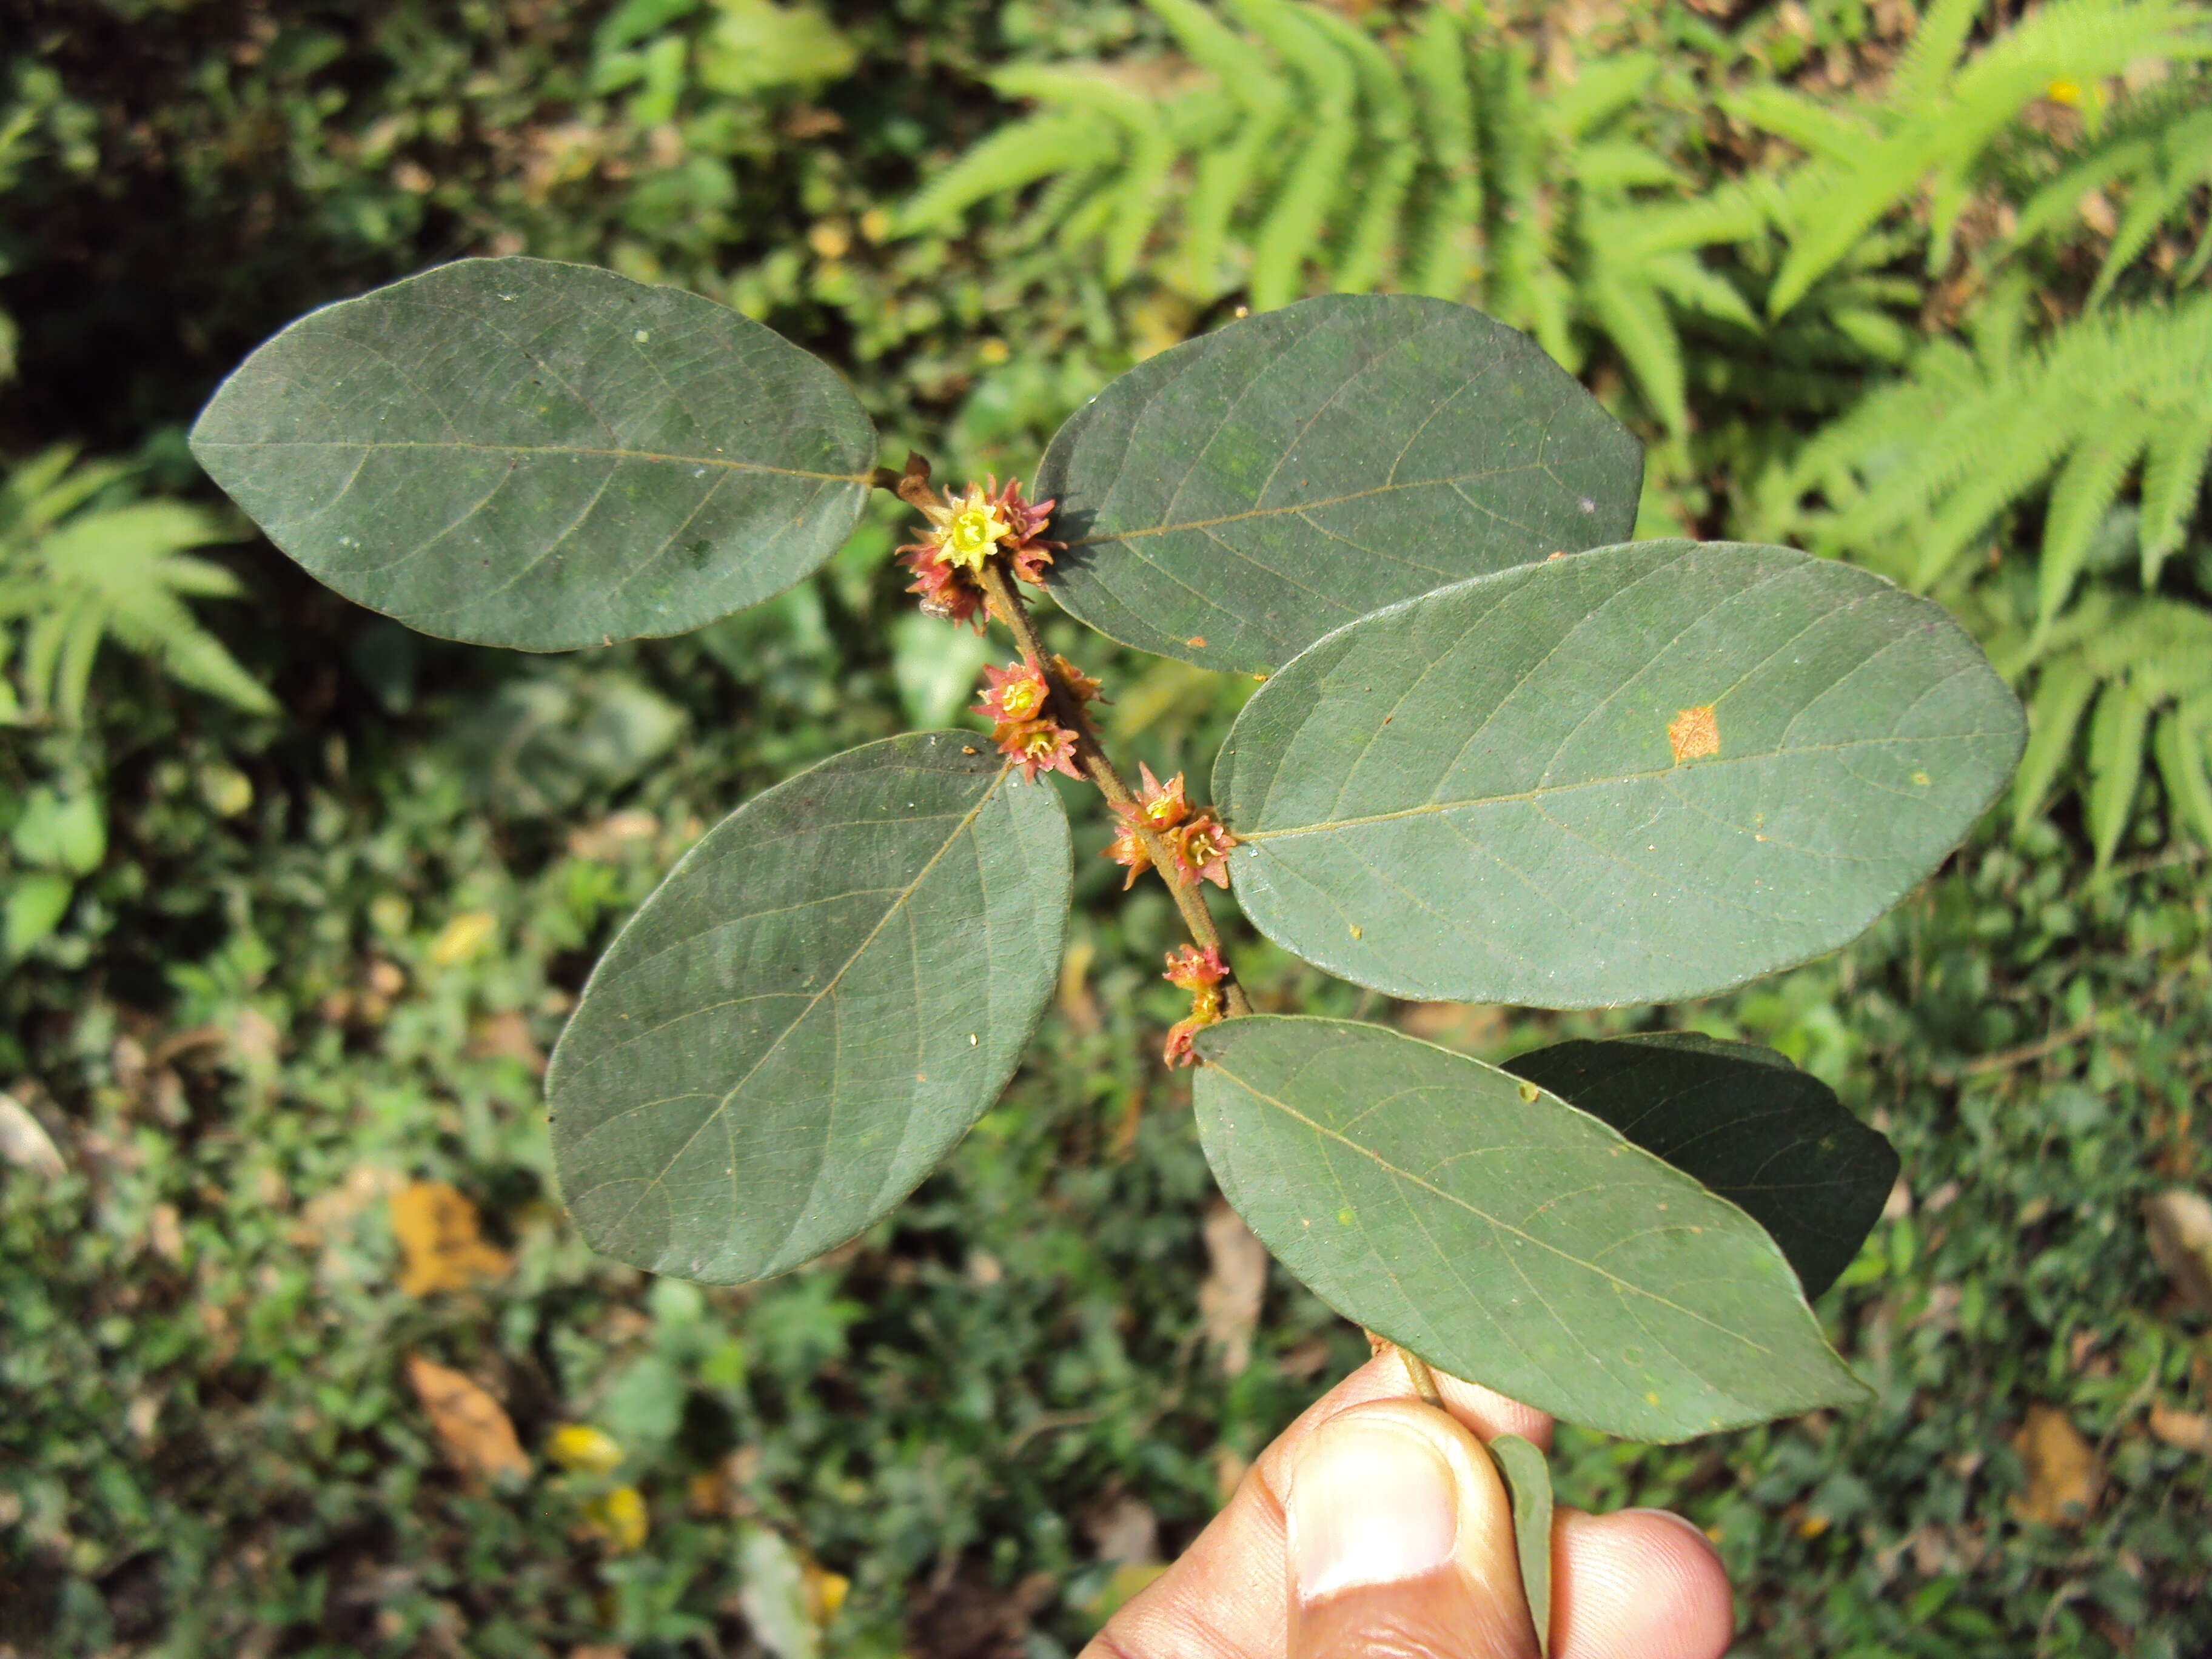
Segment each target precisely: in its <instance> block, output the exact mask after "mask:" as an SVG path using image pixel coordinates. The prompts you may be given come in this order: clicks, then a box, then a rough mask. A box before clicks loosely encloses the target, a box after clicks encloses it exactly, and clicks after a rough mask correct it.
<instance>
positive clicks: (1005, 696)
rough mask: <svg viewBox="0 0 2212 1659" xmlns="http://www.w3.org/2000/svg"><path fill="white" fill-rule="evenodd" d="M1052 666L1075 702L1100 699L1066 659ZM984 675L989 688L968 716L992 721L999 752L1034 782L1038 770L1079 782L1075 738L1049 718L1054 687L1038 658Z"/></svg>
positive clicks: (1094, 682) (1057, 659) (989, 670)
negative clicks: (1064, 774)
mask: <svg viewBox="0 0 2212 1659" xmlns="http://www.w3.org/2000/svg"><path fill="white" fill-rule="evenodd" d="M1052 664H1053V667H1054V670H1055V671H1057V672H1058V673H1059V675H1060V684H1062V685H1064V686H1066V687H1067V689H1068V691H1069V694H1070V695H1071V696H1073V697H1074V698H1075V699H1076V700H1077V702H1090V701H1091V699H1092V698H1093V697H1096V696H1097V695H1098V682H1097V680H1094V679H1092V678H1090V677H1089V676H1088V675H1085V674H1079V673H1077V672H1076V671H1074V670H1073V668H1071V667H1070V666H1068V664H1067V659H1066V658H1064V657H1054V659H1052ZM983 674H984V678H987V680H988V681H989V682H990V689H989V690H987V691H985V692H984V693H983V701H982V702H979V703H977V704H976V705H975V708H973V709H972V710H970V711H969V712H971V713H973V714H981V715H983V716H984V717H986V718H987V720H990V722H991V740H992V741H993V742H994V743H995V744H998V745H999V752H1000V754H1002V755H1009V756H1012V757H1013V759H1014V760H1015V761H1016V762H1017V763H1018V764H1019V765H1020V767H1021V769H1022V775H1024V777H1026V778H1028V779H1029V780H1030V782H1032V783H1034V782H1036V775H1037V774H1038V773H1040V772H1064V773H1066V775H1068V776H1069V777H1071V778H1077V779H1079V778H1081V777H1082V775H1083V774H1082V773H1081V772H1079V771H1078V770H1077V769H1076V766H1075V745H1076V743H1077V741H1078V739H1077V737H1076V734H1075V733H1074V732H1071V731H1069V730H1068V729H1067V728H1066V726H1062V725H1061V724H1060V722H1059V721H1058V720H1054V718H1053V713H1052V684H1051V682H1050V681H1048V679H1046V678H1045V672H1044V670H1043V668H1042V666H1041V665H1039V664H1038V663H1037V661H1036V659H1035V658H1031V657H1025V658H1024V659H1022V660H1021V661H1020V662H1016V663H1008V664H1007V665H1006V666H1005V667H1004V668H986V669H985V670H984V671H983Z"/></svg>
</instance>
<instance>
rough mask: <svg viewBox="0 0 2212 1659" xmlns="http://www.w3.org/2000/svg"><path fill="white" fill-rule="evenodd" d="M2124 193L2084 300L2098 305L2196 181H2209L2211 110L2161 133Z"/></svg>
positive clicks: (2211, 175)
mask: <svg viewBox="0 0 2212 1659" xmlns="http://www.w3.org/2000/svg"><path fill="white" fill-rule="evenodd" d="M2143 173H2145V175H2146V176H2144V177H2142V178H2139V179H2137V180H2136V182H2135V185H2134V186H2133V188H2132V190H2131V191H2130V195H2129V197H2128V205H2127V210H2126V211H2125V212H2124V213H2123V214H2122V215H2121V216H2120V222H2119V223H2118V225H2117V226H2116V227H2115V228H2114V229H2113V232H2112V246H2111V248H2110V249H2109V250H2107V251H2106V254H2105V263H2104V265H2103V266H2102V268H2101V269H2100V270H2098V272H2097V282H2096V285H2095V286H2094V287H2093V288H2092V289H2090V290H2089V297H2088V300H2087V304H2088V305H2090V306H2092V307H2094V306H2097V305H2100V304H2101V303H2103V301H2104V299H2105V296H2106V295H2108V294H2110V293H2111V292H2112V284H2113V283H2114V282H2116V281H2117V280H2118V277H2119V276H2120V273H2121V272H2122V271H2124V270H2126V269H2127V268H2128V267H2129V266H2130V265H2131V264H2134V263H2135V262H2136V258H2137V257H2138V256H2139V255H2141V254H2142V251H2143V250H2144V249H2145V248H2146V247H2148V246H2150V240H2151V238H2152V237H2154V236H2155V235H2157V234H2158V232H2159V230H2160V227H2161V226H2163V225H2164V224H2165V223H2166V220H2167V219H2168V218H2170V217H2172V216H2173V215H2174V214H2175V213H2176V211H2177V210H2179V209H2180V208H2182V207H2183V206H2184V205H2185V204H2186V203H2187V202H2188V200H2189V198H2190V197H2191V196H2192V195H2194V194H2195V193H2196V191H2197V186H2198V185H2203V184H2206V183H2208V182H2212V109H2207V110H2204V111H2202V112H2199V113H2198V114H2197V116H2195V117H2194V118H2191V119H2187V120H2183V121H2179V122H2176V123H2175V124H2174V125H2173V126H2172V127H2171V128H2170V129H2168V130H2167V131H2166V132H2164V133H2162V134H2160V137H2159V142H2158V143H2157V144H2156V145H2155V146H2154V153H2153V164H2152V166H2151V167H2147V168H2145V169H2143Z"/></svg>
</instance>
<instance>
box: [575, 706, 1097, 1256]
mask: <svg viewBox="0 0 2212 1659" xmlns="http://www.w3.org/2000/svg"><path fill="white" fill-rule="evenodd" d="M1068 883H1069V870H1068V839H1067V821H1066V817H1065V815H1064V814H1063V813H1062V812H1061V811H1060V799H1059V797H1058V796H1057V795H1056V794H1054V792H1053V790H1052V787H1050V786H1049V785H1048V784H1045V783H1042V782H1039V783H1034V784H1025V783H1023V782H1022V781H1020V779H1019V776H1018V775H1016V774H1012V773H1011V772H1010V771H1009V770H1008V769H1006V768H1004V767H1002V766H1001V764H1000V759H999V757H998V756H997V755H995V754H993V753H989V752H987V750H985V749H984V746H983V745H982V744H981V743H980V741H979V740H977V739H975V738H974V737H973V736H972V734H969V733H965V732H921V733H915V734H913V735H909V736H907V737H902V738H890V739H888V740H886V741H884V742H882V743H873V744H866V745H865V746H864V747H862V748H859V749H854V750H848V752H847V753H845V754H842V755H839V756H836V757H834V758H832V759H829V760H827V761H824V762H823V763H821V764H820V765H819V766H817V767H815V768H813V769H811V770H809V771H806V772H803V773H801V774H800V775H799V776H797V777H795V778H793V779H791V780H790V781H787V782H786V783H783V784H781V785H779V786H778V787H775V788H774V789H771V790H769V792H768V793H765V794H763V795H762V796H760V797H758V798H757V799H754V800H752V801H750V802H748V803H747V804H746V805H744V806H742V807H740V808H739V809H738V811H735V812H733V813H732V814H731V815H730V816H729V817H726V818H725V819H724V820H723V821H722V822H721V823H719V824H717V825H716V826H715V827H714V829H712V830H710V831H709V832H708V835H707V836H706V838H705V839H704V840H702V842H700V843H699V844H698V845H697V846H696V847H695V848H692V850H691V851H690V853H688V854H685V855H684V859H683V860H682V861H681V862H679V863H678V865H677V866H676V867H675V869H674V870H672V871H671V872H669V876H668V878H667V880H666V881H665V882H663V883H662V884H661V885H660V887H659V890H658V891H656V892H655V893H654V894H653V896H652V897H651V898H649V899H647V901H646V902H645V904H644V906H643V908H641V909H640V910H639V911H638V913H637V915H635V917H633V918H632V919H631V921H630V922H629V926H628V927H625V928H623V931H622V933H621V934H620V936H619V937H618V938H617V939H616V940H615V943H614V945H612V946H611V948H610V949H609V950H608V951H607V954H606V955H605V957H602V958H601V959H600V962H599V967H598V968H597V969H596V970H594V972H593V973H592V979H591V982H590V984H589V985H587V986H586V987H585V991H584V996H583V1000H582V1002H581V1003H580V1006H578V1008H577V1010H576V1014H575V1018H574V1019H572V1020H571V1021H570V1022H569V1024H568V1030H567V1031H565V1032H564V1033H563V1034H562V1038H561V1043H560V1047H559V1048H557V1049H556V1052H555V1054H554V1056H553V1063H552V1066H551V1068H550V1071H549V1072H548V1073H547V1078H546V1094H547V1097H548V1100H549V1101H550V1106H551V1110H552V1115H553V1152H554V1157H555V1159H556V1164H557V1167H558V1170H559V1173H560V1177H561V1184H562V1188H563V1190H564V1191H565V1192H566V1193H567V1194H568V1206H569V1208H570V1210H571V1212H573V1213H574V1216H575V1218H576V1221H577V1225H579V1226H580V1227H581V1228H582V1229H583V1231H584V1235H585V1237H586V1238H588V1239H589V1240H590V1241H591V1243H592V1245H593V1247H594V1248H596V1249H599V1250H602V1251H605V1253H606V1254H608V1255H613V1256H616V1257H618V1258H619V1259H621V1260H622V1261H628V1262H631V1263H634V1264H635V1265H636V1266H638V1267H647V1268H650V1269H651V1270H653V1272H656V1273H672V1274H675V1275H677V1276H678V1277H680V1278H684V1279H702V1280H707V1281H709V1282H712V1283H716V1284H728V1283H735V1282H738V1281H740V1280H744V1279H760V1278H764V1277H766V1276H767V1275H769V1274H771V1273H781V1272H783V1271H785V1270H786V1269H787V1268H790V1267H796V1266H798V1265H799V1263H800V1262H802V1261H806V1260H807V1259H809V1258H810V1257H811V1256H816V1255H820V1254H821V1253H822V1252H823V1251H824V1250H827V1249H832V1248H833V1247H835V1246H836V1245H837V1244H840V1243H843V1242H844V1241H845V1240H846V1239H848V1238H850V1237H853V1236H854V1234H855V1233H857V1232H859V1231H861V1230H862V1229H863V1228H865V1227H866V1226H867V1225H869V1224H870V1223H872V1222H873V1221H875V1220H876V1219H877V1218H879V1217H881V1216H882V1215H884V1214H885V1213H886V1212H888V1211H890V1208H891V1207H892V1206H894V1205H896V1203H897V1202H898V1201H899V1200H901V1199H902V1198H903V1197H905V1195H906V1194H908V1192H910V1191H912V1190H913V1189H914V1187H915V1183H916V1182H920V1181H921V1178H922V1177H923V1176H926V1175H927V1174H928V1173H929V1171H930V1170H932V1169H933V1168H934V1167H935V1166H936V1164H937V1163H938V1161H939V1159H940V1158H943V1157H944V1156H945V1153H946V1152H949V1151H951V1147H952V1146H953V1144H954V1143H955V1142H956V1141H957V1140H958V1139H960V1137H961V1136H962V1135H963V1134H964V1133H966V1132H967V1130H968V1128H969V1125H971V1124H972V1123H974V1122H975V1120H976V1118H978V1117H979V1116H981V1115H982V1113H983V1111H984V1110H985V1109H987V1107H988V1106H989V1105H990V1103H992V1101H994V1099H996V1098H997V1097H998V1094H999V1091H1000V1090H1001V1089H1003V1088H1004V1087H1005V1086H1006V1079H1008V1078H1009V1077H1010V1076H1012V1073H1013V1069H1014V1066H1015V1063H1016V1061H1017V1060H1019V1059H1020V1057H1021V1051H1022V1048H1023V1045H1024V1043H1026V1042H1028V1040H1029V1035H1030V1030H1031V1029H1032V1028H1033V1027H1034V1026H1035V1025H1036V1020H1037V1016H1038V1015H1039V1013H1041V1012H1042V1010H1043V1007H1044V1003H1045V999H1046V997H1047V996H1048V994H1049V993H1050V991H1051V989H1052V985H1053V980H1054V974H1055V972H1056V970H1057V969H1058V967H1059V963H1060V943H1061V939H1062V937H1063V936H1064V934H1065V933H1066V925H1067V902H1068Z"/></svg>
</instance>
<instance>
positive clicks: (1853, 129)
mask: <svg viewBox="0 0 2212 1659" xmlns="http://www.w3.org/2000/svg"><path fill="white" fill-rule="evenodd" d="M1719 101H1720V106H1721V108H1722V109H1723V110H1724V111H1725V112H1728V113H1729V114H1730V115H1733V116H1734V117H1735V118H1736V119H1738V120H1740V121H1743V122H1746V123H1747V124H1748V125H1752V126H1754V127H1757V128H1759V130H1760V131H1762V132H1771V133H1772V134H1773V135H1774V136H1775V137H1778V138H1780V139H1782V140H1784V142H1786V143H1790V144H1794V145H1796V147H1797V148H1798V149H1802V150H1803V151H1804V152H1805V153H1806V155H1809V156H1813V157H1815V158H1817V159H1819V160H1822V161H1840V160H1844V159H1846V158H1848V157H1850V155H1854V154H1856V153H1857V150H1858V149H1859V148H1860V147H1861V146H1862V145H1863V144H1864V143H1866V142H1867V140H1868V139H1869V137H1873V136H1874V129H1873V128H1872V127H1870V126H1869V125H1867V123H1866V122H1865V121H1864V120H1863V119H1862V118H1859V117H1857V116H1854V115H1850V114H1848V113H1846V112H1843V111H1841V110H1838V109H1837V108H1835V107H1834V106H1832V105H1829V104H1823V103H1820V102H1819V101H1818V100H1814V99H1812V98H1808V97H1807V96H1806V95H1805V94H1803V93H1802V92H1797V91H1794V90H1793V89H1791V88H1788V87H1784V86H1778V85H1776V84H1775V83H1774V82H1758V83H1755V84H1753V85H1751V86H1747V87H1737V88H1730V89H1729V91H1727V92H1724V93H1723V94H1721V97H1720V100H1719Z"/></svg>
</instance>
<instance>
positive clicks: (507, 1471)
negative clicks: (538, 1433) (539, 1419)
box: [407, 1353, 530, 1480]
mask: <svg viewBox="0 0 2212 1659" xmlns="http://www.w3.org/2000/svg"><path fill="white" fill-rule="evenodd" d="M407 1381H408V1382H409V1383H410V1384H411V1385H412V1386H413V1388H414V1389H415V1393H416V1397H417V1398H419V1399H420V1400H421V1401H422V1409H423V1410H424V1411H426V1412H428V1413H429V1414H430V1426H431V1428H432V1429H434V1430H435V1431H436V1432H437V1436H438V1440H439V1443H441V1445H443V1446H444V1447H445V1449H446V1456H447V1460H448V1461H449V1462H452V1464H453V1467H454V1468H456V1469H458V1470H459V1472H460V1473H461V1474H463V1475H465V1476H466V1477H467V1478H468V1479H470V1480H489V1479H492V1478H495V1477H497V1476H500V1475H522V1476H527V1475H528V1474H529V1473H530V1458H529V1455H528V1454H527V1453H526V1452H525V1451H524V1450H523V1449H522V1443H521V1442H520V1441H519V1440H517V1439H516V1438H515V1437H514V1425H513V1423H512V1422H510V1421H509V1420H508V1419H507V1411H506V1408H505V1407H502V1406H501V1404H500V1403H499V1401H496V1400H495V1399H493V1398H492V1396H491V1393H490V1391H489V1389H486V1388H485V1387H484V1386H483V1384H482V1383H478V1382H477V1381H475V1380H474V1379H473V1378H471V1377H468V1376H464V1375H462V1374H461V1373H460V1372H459V1371H457V1370H453V1369H452V1367H450V1366H447V1365H441V1364H438V1362H437V1361H436V1360H435V1359H425V1358H423V1357H422V1355H421V1354H419V1353H411V1354H409V1355H408V1356H407Z"/></svg>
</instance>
